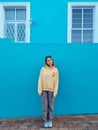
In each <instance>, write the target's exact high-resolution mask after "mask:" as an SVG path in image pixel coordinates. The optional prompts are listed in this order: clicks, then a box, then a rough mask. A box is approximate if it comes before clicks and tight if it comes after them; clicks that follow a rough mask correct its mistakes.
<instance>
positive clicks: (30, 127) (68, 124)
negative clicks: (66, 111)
mask: <svg viewBox="0 0 98 130" xmlns="http://www.w3.org/2000/svg"><path fill="white" fill-rule="evenodd" d="M0 130H98V114H92V115H72V116H57V117H54V118H53V128H47V129H45V128H43V120H42V118H41V117H37V118H34V117H32V118H15V119H0Z"/></svg>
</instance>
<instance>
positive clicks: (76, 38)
mask: <svg viewBox="0 0 98 130" xmlns="http://www.w3.org/2000/svg"><path fill="white" fill-rule="evenodd" d="M72 42H74V43H81V30H72Z"/></svg>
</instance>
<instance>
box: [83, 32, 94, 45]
mask: <svg viewBox="0 0 98 130" xmlns="http://www.w3.org/2000/svg"><path fill="white" fill-rule="evenodd" d="M83 42H90V43H91V42H93V30H83Z"/></svg>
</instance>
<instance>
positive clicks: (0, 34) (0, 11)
mask: <svg viewBox="0 0 98 130" xmlns="http://www.w3.org/2000/svg"><path fill="white" fill-rule="evenodd" d="M22 6H25V7H26V40H25V42H26V43H30V2H0V38H5V34H4V23H5V7H22ZM16 42H17V41H16Z"/></svg>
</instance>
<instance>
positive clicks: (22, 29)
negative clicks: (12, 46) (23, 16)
mask: <svg viewBox="0 0 98 130" xmlns="http://www.w3.org/2000/svg"><path fill="white" fill-rule="evenodd" d="M25 36H26V26H25V24H24V23H19V24H17V41H25Z"/></svg>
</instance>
